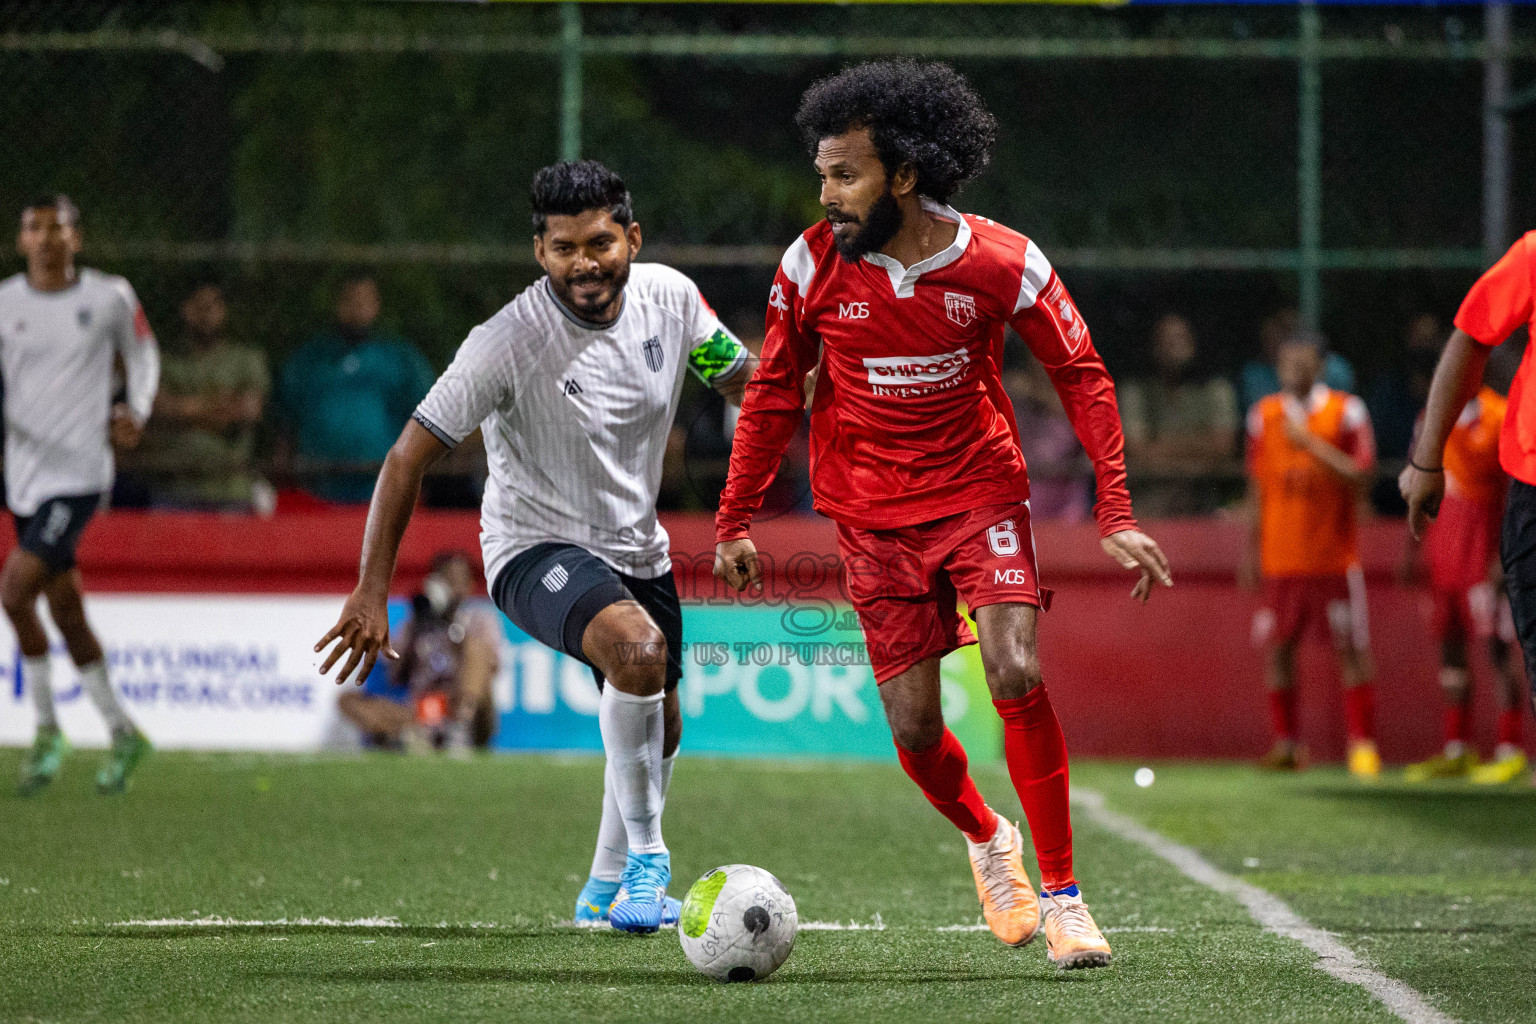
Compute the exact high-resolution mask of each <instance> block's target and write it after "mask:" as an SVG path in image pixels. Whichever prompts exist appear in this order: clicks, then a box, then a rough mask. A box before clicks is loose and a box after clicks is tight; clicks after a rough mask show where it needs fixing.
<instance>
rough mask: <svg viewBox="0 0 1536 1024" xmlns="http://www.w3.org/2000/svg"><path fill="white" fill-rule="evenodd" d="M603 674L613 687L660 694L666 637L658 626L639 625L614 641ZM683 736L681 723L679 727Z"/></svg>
mask: <svg viewBox="0 0 1536 1024" xmlns="http://www.w3.org/2000/svg"><path fill="white" fill-rule="evenodd" d="M607 660H608V662H609V665H607V666H600V667H601V668H603V675H604V676H606V677H607V679H608V681H609V682H611V683H612V684H613V685H614V686H616V687H618V688H619V689H620V690H622V691H624V692H625V693H631V694H634V695H635V696H637V697H649V696H651V695H652V694H657V693H661V692H662V691H663V690H664V689H666V685H667V638H666V637H664V636H663V635H662V633H661V630H659V629H657V628H656V627H655V626H644V627H638V628H635V629H632V630H629V631H627V632H626V634H625V635H624V637H623V638H622V639H620V640H617V641H615V643H614V649H613V650H612V651H610V652H608V658H607ZM679 735H681V726H679Z"/></svg>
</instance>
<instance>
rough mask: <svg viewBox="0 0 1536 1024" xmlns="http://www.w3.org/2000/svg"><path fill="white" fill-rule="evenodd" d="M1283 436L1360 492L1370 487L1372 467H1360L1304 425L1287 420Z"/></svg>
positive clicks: (1343, 452) (1350, 457)
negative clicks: (1359, 489)
mask: <svg viewBox="0 0 1536 1024" xmlns="http://www.w3.org/2000/svg"><path fill="white" fill-rule="evenodd" d="M1285 436H1286V437H1287V438H1289V439H1290V441H1291V443H1292V444H1294V445H1296V446H1297V447H1298V448H1301V449H1302V450H1303V451H1305V452H1307V453H1308V454H1309V455H1311V456H1312V457H1313V458H1314V459H1316V460H1317V461H1319V462H1321V463H1322V464H1323V465H1324V466H1326V467H1327V468H1328V470H1329V471H1330V472H1332V473H1335V474H1337V475H1338V476H1340V477H1343V478H1344V479H1345V480H1346V481H1348V482H1349V483H1351V484H1354V485H1355V486H1356V487H1358V488H1361V489H1362V490H1363V489H1364V488H1366V487H1368V486H1370V482H1371V478H1372V475H1373V474H1372V467H1371V466H1362V465H1361V464H1360V463H1359V462H1357V461H1356V460H1355V459H1354V457H1353V456H1351V455H1350V454H1349V453H1348V452H1346V451H1344V450H1343V449H1340V448H1336V447H1334V446H1333V445H1331V444H1329V443H1328V442H1327V441H1325V440H1323V439H1322V438H1321V437H1318V436H1317V435H1316V434H1314V433H1312V431H1310V430H1308V429H1307V425H1306V424H1305V423H1299V422H1296V421H1295V420H1291V419H1287V420H1286V421H1285Z"/></svg>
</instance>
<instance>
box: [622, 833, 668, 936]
mask: <svg viewBox="0 0 1536 1024" xmlns="http://www.w3.org/2000/svg"><path fill="white" fill-rule="evenodd" d="M671 881H672V855H671V854H669V853H635V852H633V851H631V852H630V855H629V862H628V863H627V864H625V865H624V881H623V883H622V884H621V885H620V886H619V893H618V895H617V896H615V897H614V898H613V906H612V907H611V908H610V909H609V911H608V923H609V924H611V925H612V926H613V927H614V928H617V929H618V930H619V931H621V932H632V933H635V934H639V935H648V934H650V933H651V932H654V931H657V930H658V929H660V928H661V922H662V916H663V915H664V914H665V913H666V906H667V883H669V882H671Z"/></svg>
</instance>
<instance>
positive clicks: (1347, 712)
mask: <svg viewBox="0 0 1536 1024" xmlns="http://www.w3.org/2000/svg"><path fill="white" fill-rule="evenodd" d="M1344 735H1345V736H1347V737H1349V740H1350V742H1351V743H1353V742H1355V741H1356V740H1369V739H1374V738H1375V736H1376V687H1375V686H1373V685H1372V684H1370V683H1359V684H1358V685H1355V686H1349V687H1345V689H1344Z"/></svg>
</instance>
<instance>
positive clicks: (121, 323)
mask: <svg viewBox="0 0 1536 1024" xmlns="http://www.w3.org/2000/svg"><path fill="white" fill-rule="evenodd" d="M113 287H114V288H116V289H117V292H118V296H119V297H120V298H121V299H122V304H121V307H120V308H119V310H118V316H117V320H116V322H115V323H114V324H113V340H114V342H115V344H116V345H117V354H118V355H119V356H121V357H122V360H123V372H124V374H125V375H126V376H127V378H128V382H127V383H128V408H129V409H131V410H133V415H134V418H135V419H137V420H138V421H139V423H140V424H142V423H143V422H144V421H145V420H147V419H149V413H150V410H151V409H153V408H154V405H155V393H156V392H157V391H159V390H160V346H159V344H158V343H157V342H156V341H155V334H154V332H153V331H151V330H150V329H149V318H148V317H146V316H145V315H144V307H143V306H141V305H139V297H138V296H137V295H135V294H134V292H133V285H131V284H129V283H128V282H127V281H126V280H124V279H123V278H117V279H116V280H115V281H113Z"/></svg>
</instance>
